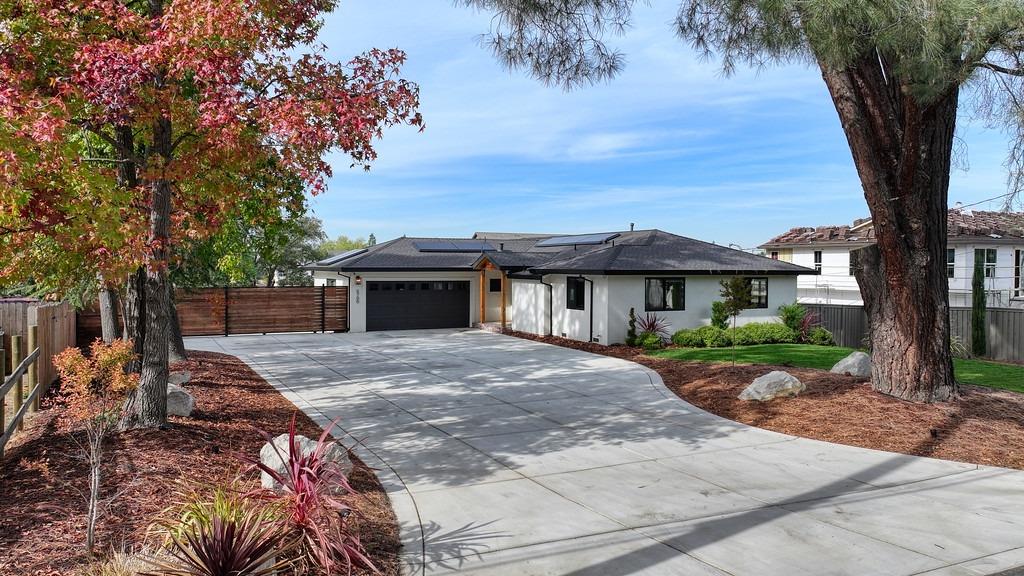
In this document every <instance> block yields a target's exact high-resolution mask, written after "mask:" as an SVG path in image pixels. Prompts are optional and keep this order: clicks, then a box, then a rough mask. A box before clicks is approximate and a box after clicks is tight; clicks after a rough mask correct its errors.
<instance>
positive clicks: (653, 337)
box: [636, 332, 665, 350]
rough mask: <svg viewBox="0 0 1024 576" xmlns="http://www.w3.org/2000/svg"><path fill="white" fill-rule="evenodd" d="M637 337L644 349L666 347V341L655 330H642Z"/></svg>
mask: <svg viewBox="0 0 1024 576" xmlns="http://www.w3.org/2000/svg"><path fill="white" fill-rule="evenodd" d="M636 339H637V343H638V344H640V346H642V347H643V349H644V350H661V349H662V348H664V347H665V341H664V340H662V338H661V336H659V335H658V334H655V333H654V332H641V333H640V335H639V336H637V338H636Z"/></svg>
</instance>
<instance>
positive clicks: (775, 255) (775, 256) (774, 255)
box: [771, 250, 779, 260]
mask: <svg viewBox="0 0 1024 576" xmlns="http://www.w3.org/2000/svg"><path fill="white" fill-rule="evenodd" d="M771 254H772V260H778V259H779V251H778V250H772V252H771Z"/></svg>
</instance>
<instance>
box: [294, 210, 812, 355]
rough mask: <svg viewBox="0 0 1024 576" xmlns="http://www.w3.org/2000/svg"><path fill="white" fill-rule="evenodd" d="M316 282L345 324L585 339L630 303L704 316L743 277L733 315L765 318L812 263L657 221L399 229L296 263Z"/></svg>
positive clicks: (618, 332) (682, 319)
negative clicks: (632, 225) (437, 233)
mask: <svg viewBox="0 0 1024 576" xmlns="http://www.w3.org/2000/svg"><path fill="white" fill-rule="evenodd" d="M307 268H308V269H309V270H310V271H312V273H313V277H314V283H315V284H316V285H321V286H322V285H338V286H349V287H350V295H349V303H350V316H349V318H350V325H351V329H352V331H355V332H363V331H370V330H404V329H421V328H455V327H469V326H474V325H481V324H487V323H491V322H495V323H499V325H500V326H506V327H510V328H512V329H513V330H518V331H522V332H529V333H532V334H538V335H549V334H553V335H556V336H564V337H567V338H572V339H574V340H581V341H585V342H599V343H602V344H614V343H621V342H623V341H624V340H625V338H626V330H627V323H628V317H629V311H630V309H633V310H635V312H636V314H637V316H644V315H645V314H646V313H648V312H651V313H655V314H658V315H659V316H661V317H663V318H665V319H666V320H667V321H668V322H669V323H670V324H671V329H672V330H678V329H680V328H693V327H697V326H702V325H706V324H708V323H709V322H710V319H711V303H712V302H713V301H715V300H719V299H720V295H719V290H720V285H719V282H720V281H721V280H722V279H725V278H729V277H732V276H743V277H745V278H749V279H750V282H751V288H752V293H753V303H752V306H751V308H750V309H748V310H746V311H744V312H743V313H742V315H741V316H740V318H739V321H740V323H743V322H749V321H766V320H770V319H773V318H775V317H776V314H777V310H778V307H779V306H780V305H782V304H786V303H790V302H794V301H795V300H796V279H797V276H798V275H801V274H814V273H815V272H814V270H811V269H807V268H804V267H801V266H797V265H794V264H791V263H788V262H783V261H780V260H772V259H770V258H766V257H763V256H757V255H754V254H749V253H747V252H743V251H740V250H733V249H731V248H727V247H725V246H719V245H716V244H710V243H707V242H702V241H700V240H694V239H692V238H686V237H683V236H677V235H675V234H669V233H668V232H663V231H661V230H636V231H634V230H630V231H624V232H607V233H599V234H577V235H561V236H559V235H553V234H516V233H486V232H478V233H476V234H474V235H473V237H472V238H409V237H405V236H403V237H401V238H396V239H394V240H391V241H389V242H383V243H380V244H377V245H374V246H371V247H368V248H364V249H360V250H352V251H349V252H345V253H342V254H338V255H335V256H332V257H330V258H327V259H325V260H322V261H320V262H316V263H314V264H311V265H309V266H308V267H307Z"/></svg>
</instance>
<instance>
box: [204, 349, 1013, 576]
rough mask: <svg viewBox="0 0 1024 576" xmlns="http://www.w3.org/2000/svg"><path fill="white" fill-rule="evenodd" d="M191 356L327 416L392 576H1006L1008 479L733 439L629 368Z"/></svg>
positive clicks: (589, 362) (760, 439) (502, 354)
mask: <svg viewBox="0 0 1024 576" xmlns="http://www.w3.org/2000/svg"><path fill="white" fill-rule="evenodd" d="M187 344H188V346H189V347H190V348H193V349H206V350H213V351H222V352H226V353H229V354H233V355H236V356H238V357H239V358H241V359H242V360H244V361H245V362H247V363H248V364H249V365H250V366H252V367H253V368H254V369H255V370H256V371H257V372H259V373H260V374H261V375H262V376H263V377H264V378H266V379H267V381H269V382H270V383H271V384H273V385H274V386H276V387H277V388H278V389H279V390H281V391H282V392H283V393H284V394H285V395H286V396H287V397H288V398H289V399H290V400H291V401H292V402H294V403H295V404H296V405H297V406H299V407H300V408H302V409H303V410H304V411H305V412H307V413H308V414H309V415H310V416H311V417H313V418H314V419H315V420H317V421H318V422H321V423H327V422H328V421H330V420H332V419H333V418H335V417H341V426H342V428H343V429H344V430H345V432H347V433H349V434H351V435H352V437H353V438H355V439H358V441H359V446H358V451H359V453H360V454H361V456H362V457H363V458H364V459H365V460H366V461H367V463H369V464H370V465H371V466H374V467H376V468H379V469H380V471H379V472H378V475H379V476H380V478H381V481H382V482H383V483H384V484H385V486H386V488H387V489H388V490H389V492H390V494H391V498H392V501H393V503H394V508H395V512H396V513H397V514H398V518H399V522H400V523H401V526H402V539H403V542H404V544H405V553H406V557H405V561H406V565H407V567H408V569H409V573H410V574H450V573H456V572H458V573H460V574H474V575H499V574H500V575H504V574H508V575H516V576H531V575H575V576H582V575H608V576H615V575H626V574H630V575H634V574H636V575H640V574H643V575H686V576H690V575H724V574H732V575H737V576H739V575H743V576H747V575H750V576H769V575H774V574H778V575H782V576H793V575H798V574H807V575H814V576H822V575H827V574H837V575H838V574H849V575H866V574H879V575H910V574H928V575H933V576H938V575H944V576H945V575H948V576H961V575H976V574H994V573H997V572H1000V571H1003V570H1008V569H1011V568H1013V567H1015V566H1019V565H1024V473H1020V472H1015V471H1009V470H1004V469H997V468H985V467H979V466H973V465H967V464H957V463H953V462H946V461H940V460H931V459H926V458H916V457H909V456H902V455H897V454H890V453H885V452H876V451H872V450H864V449H860V448H851V447H846V446H839V445H835V444H828V443H824V442H817V441H814V440H806V439H802V438H796V437H793V436H787V435H783V434H777V433H774V432H769V431H765V430H761V429H758V428H751V427H748V426H745V425H742V424H738V423H735V422H732V421H729V420H725V419H722V418H719V417H717V416H714V415H711V414H709V413H707V412H704V411H701V410H699V409H697V408H695V407H693V406H691V405H690V404H687V403H686V402H683V401H682V400H679V399H678V398H676V397H675V396H674V395H673V394H672V393H671V392H669V391H668V390H666V389H665V388H664V386H663V385H662V383H661V379H660V378H659V377H658V375H657V374H656V373H654V372H652V371H651V370H648V369H647V368H645V367H643V366H639V365H637V364H633V363H631V362H626V361H623V360H618V359H614V358H609V357H604V356H596V355H592V354H587V353H583V352H578V351H574V350H568V349H565V348H559V347H555V346H549V345H545V344H541V343H537V342H531V341H525V340H520V339H517V338H512V337H508V336H501V335H497V334H490V333H485V332H479V331H472V330H462V331H457V330H447V331H415V332H392V333H370V334H326V335H322V334H314V335H311V334H294V335H269V336H251V337H249V336H232V337H230V338H192V339H189V341H188V343H187ZM1022 440H1024V439H1022Z"/></svg>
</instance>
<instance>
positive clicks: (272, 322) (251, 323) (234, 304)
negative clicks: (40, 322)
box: [78, 286, 348, 343]
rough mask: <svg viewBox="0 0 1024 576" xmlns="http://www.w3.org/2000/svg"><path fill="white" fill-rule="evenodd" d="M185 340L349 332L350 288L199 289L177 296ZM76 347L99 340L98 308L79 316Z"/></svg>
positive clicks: (180, 293)
mask: <svg viewBox="0 0 1024 576" xmlns="http://www.w3.org/2000/svg"><path fill="white" fill-rule="evenodd" d="M175 302H176V306H177V309H178V318H179V320H180V321H181V333H182V335H183V336H216V335H220V336H227V335H230V334H262V333H268V332H342V331H345V330H348V288H347V287H345V286H295V287H292V286H283V287H275V288H200V289H197V290H189V291H185V290H180V291H178V293H177V294H176V295H175ZM78 326H79V333H78V341H79V343H83V342H84V343H88V342H91V341H92V340H93V339H94V338H97V337H99V336H100V331H99V328H100V323H99V310H98V308H97V307H93V308H90V309H87V310H82V311H80V312H79V322H78Z"/></svg>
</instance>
